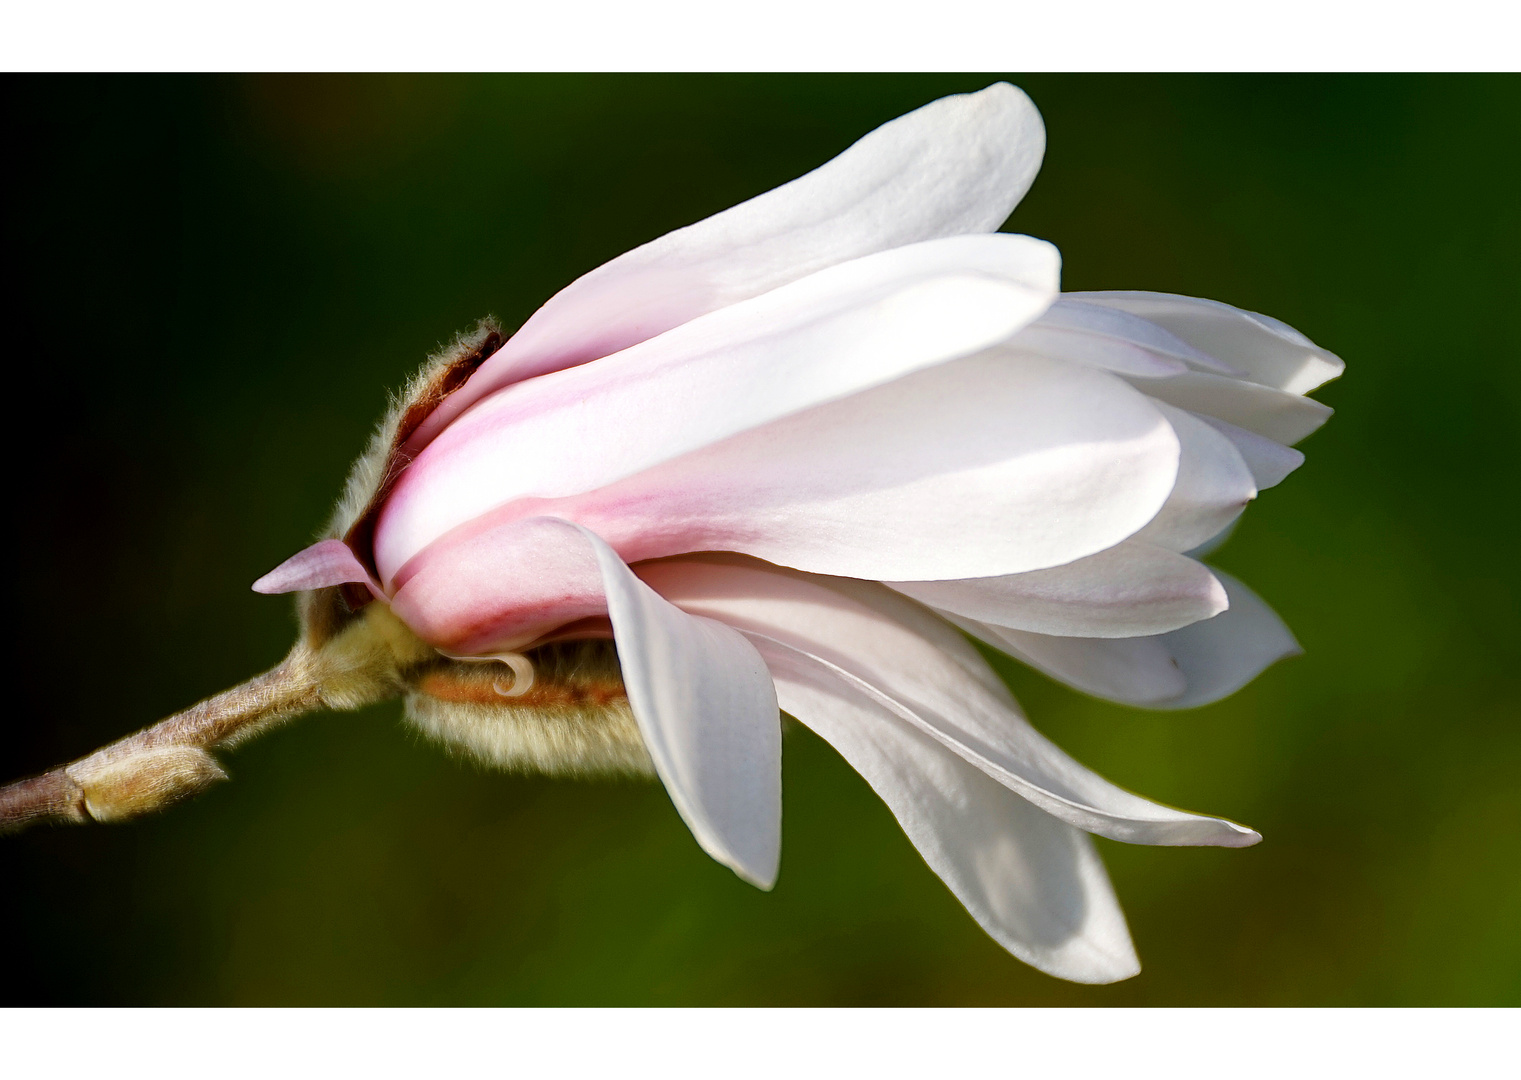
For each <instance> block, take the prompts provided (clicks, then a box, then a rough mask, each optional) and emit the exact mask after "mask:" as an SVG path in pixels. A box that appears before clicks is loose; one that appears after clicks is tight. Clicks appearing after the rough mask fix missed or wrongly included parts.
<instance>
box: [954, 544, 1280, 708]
mask: <svg viewBox="0 0 1521 1080" xmlns="http://www.w3.org/2000/svg"><path fill="white" fill-rule="evenodd" d="M1214 573H1215V576H1216V577H1217V578H1218V579H1219V580H1220V584H1221V585H1223V586H1224V587H1225V592H1226V595H1227V596H1228V597H1229V599H1230V607H1229V608H1227V609H1226V610H1225V611H1223V612H1221V613H1220V614H1219V615H1216V616H1215V617H1214V618H1212V619H1206V620H1203V621H1202V622H1196V623H1193V624H1192V625H1190V626H1185V627H1183V628H1182V629H1181V630H1174V631H1172V632H1171V633H1167V634H1159V635H1157V636H1155V637H1136V638H1078V637H1053V636H1049V635H1045V634H1031V633H1027V632H1025V631H1021V630H1010V629H1006V628H1004V627H999V626H993V625H990V624H987V623H979V622H977V621H975V620H972V619H967V618H964V617H961V616H957V615H954V614H951V613H946V618H948V619H950V620H951V621H953V622H955V623H956V625H958V626H960V627H961V628H962V629H963V630H966V631H967V632H968V633H970V634H972V635H974V636H976V637H979V638H981V639H982V640H983V641H986V642H987V643H988V644H989V645H992V646H994V647H995V648H998V649H1002V650H1003V651H1004V652H1007V653H1008V654H1009V655H1010V656H1013V657H1014V658H1015V659H1018V660H1022V661H1024V662H1025V663H1027V664H1029V665H1030V666H1031V667H1033V668H1036V669H1037V670H1039V671H1044V672H1045V673H1046V674H1047V675H1050V676H1051V677H1052V678H1054V679H1057V680H1059V681H1061V682H1064V683H1066V684H1067V685H1068V686H1071V687H1073V688H1074V689H1077V690H1081V691H1083V692H1084V693H1088V694H1092V695H1093V696H1094V697H1100V698H1104V699H1105V700H1107V701H1116V702H1119V703H1120V704H1123V705H1137V706H1141V707H1143V708H1148V709H1191V708H1194V707H1196V706H1199V705H1208V704H1210V703H1211V702H1214V701H1219V700H1220V699H1221V698H1223V697H1228V696H1229V695H1231V694H1233V693H1235V692H1236V691H1237V690H1239V689H1241V687H1243V686H1245V685H1246V684H1247V683H1249V682H1251V681H1252V680H1253V679H1255V678H1256V677H1257V676H1258V675H1259V674H1261V673H1262V671H1263V670H1264V669H1265V668H1267V667H1268V666H1269V665H1271V664H1273V663H1274V662H1276V661H1278V660H1281V659H1283V658H1284V657H1287V656H1297V655H1298V654H1299V653H1300V651H1301V650H1300V648H1299V644H1298V642H1296V641H1295V640H1294V635H1293V634H1291V633H1289V629H1288V627H1286V626H1285V625H1284V624H1283V620H1281V619H1280V618H1278V616H1277V615H1276V614H1275V613H1274V612H1273V609H1272V608H1270V607H1268V606H1267V604H1266V603H1264V602H1263V600H1262V598H1261V597H1259V596H1257V594H1256V593H1254V592H1252V591H1251V590H1250V589H1248V588H1247V587H1246V586H1245V585H1243V584H1241V582H1239V581H1237V580H1236V579H1235V578H1233V577H1231V576H1230V575H1228V574H1225V573H1222V572H1221V571H1219V570H1216V571H1214Z"/></svg>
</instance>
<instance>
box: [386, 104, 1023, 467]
mask: <svg viewBox="0 0 1521 1080" xmlns="http://www.w3.org/2000/svg"><path fill="white" fill-rule="evenodd" d="M1045 145H1046V133H1045V127H1044V126H1043V125H1042V124H1041V120H1040V114H1039V113H1038V112H1036V110H1035V106H1034V104H1032V103H1031V101H1030V99H1029V98H1028V97H1026V96H1025V94H1024V92H1023V91H1021V90H1017V89H1015V88H1014V87H1012V86H1010V85H1009V84H1008V83H995V84H994V85H992V86H989V87H988V88H987V89H985V90H983V91H981V92H980V93H976V94H960V95H956V96H953V97H947V98H942V99H940V100H939V101H935V102H932V103H930V104H929V105H926V106H924V107H923V108H921V109H917V110H915V111H914V112H911V113H909V114H908V115H906V116H902V117H899V118H898V119H896V120H893V121H891V122H890V123H887V124H884V125H883V126H881V127H879V128H877V129H876V130H875V131H873V132H872V133H871V134H869V135H867V136H865V137H864V138H862V139H861V140H860V141H858V142H857V143H855V145H853V146H852V147H851V148H850V149H848V150H846V151H845V152H844V153H843V154H841V155H840V156H839V157H837V158H835V159H834V160H832V161H830V162H829V163H828V164H826V165H823V166H821V167H820V168H818V169H815V170H814V171H813V172H811V173H808V174H807V175H806V176H802V177H799V178H798V179H796V180H793V181H792V182H791V183H788V184H784V185H782V186H781V187H779V188H777V189H775V190H774V191H769V192H767V193H766V194H764V195H760V196H757V197H756V198H753V199H751V200H749V201H748V202H744V203H740V204H739V205H738V206H735V207H733V208H731V209H729V210H725V211H724V212H723V213H721V214H717V215H715V216H713V217H710V218H707V219H705V220H703V221H700V222H698V223H697V224H695V225H689V226H687V227H686V228H684V229H678V230H676V231H675V232H673V233H669V234H667V235H665V236H663V237H661V238H660V239H658V240H655V241H652V242H651V243H648V244H645V245H644V246H643V247H639V248H635V249H634V250H633V251H630V252H628V253H626V254H624V255H620V256H619V257H618V258H616V259H614V260H613V261H612V262H609V263H606V264H604V265H603V266H600V267H598V268H597V269H596V270H593V271H592V272H591V273H589V274H587V275H585V276H584V277H581V278H578V279H577V280H576V281H575V282H573V283H571V284H570V285H569V286H567V287H566V288H565V289H563V290H561V291H560V292H559V293H556V294H555V296H554V297H553V298H551V299H550V301H549V302H548V303H547V304H545V305H544V306H543V307H542V308H540V309H539V310H538V311H537V312H536V313H535V314H534V316H533V317H532V318H530V319H529V320H528V322H526V323H525V324H523V327H522V329H520V330H519V331H518V332H517V333H516V334H515V335H513V337H512V339H511V340H510V341H509V342H508V343H507V344H506V345H505V346H504V347H503V348H502V350H501V351H500V352H498V353H497V354H496V355H495V356H493V357H492V358H491V359H490V360H488V361H487V362H486V363H485V364H484V365H483V366H482V367H481V369H480V371H478V372H476V373H475V375H474V376H473V377H472V378H471V379H470V381H469V383H467V384H466V385H465V386H464V387H462V388H461V389H460V390H459V391H458V392H457V393H456V394H455V395H454V397H452V398H450V399H449V400H448V401H447V402H446V403H445V404H444V405H443V406H442V407H441V408H440V409H439V410H438V412H437V413H436V414H435V415H434V416H432V417H430V418H429V419H428V421H427V422H426V423H425V424H424V425H423V427H422V428H421V429H419V431H418V432H417V435H416V436H415V438H414V446H415V447H421V446H422V445H424V444H426V443H427V442H428V441H429V440H431V439H432V438H433V437H434V436H435V435H437V434H438V432H439V431H441V430H443V428H444V427H445V426H446V425H447V424H448V423H449V422H450V421H451V420H453V419H454V417H456V416H458V415H459V414H460V412H462V411H463V410H464V409H465V408H466V407H467V406H469V405H471V404H473V403H474V402H476V401H479V400H480V399H481V398H483V397H485V396H486V395H488V394H490V393H492V392H493V391H495V390H498V389H500V388H501V387H503V386H506V385H507V384H509V383H512V382H517V381H520V380H522V379H527V378H530V377H533V376H535V375H542V374H544V373H545V372H548V371H557V370H559V369H561V368H566V367H572V366H574V365H577V364H584V363H586V362H587V361H588V360H595V359H597V358H598V357H601V356H607V355H610V354H612V353H615V352H618V351H619V350H621V349H626V348H628V347H629V346H630V345H634V344H637V343H638V342H640V341H644V340H645V339H647V338H651V337H654V336H655V335H657V334H660V333H663V332H664V331H666V330H669V329H671V328H672V327H674V326H678V325H680V324H681V323H684V322H686V321H688V320H689V319H693V318H696V317H697V316H699V315H702V314H705V313H707V312H710V311H716V310H718V309H719V308H722V307H726V306H728V305H729V304H733V303H737V302H739V301H741V300H745V299H748V298H749V297H752V296H759V295H760V294H761V293H764V292H767V291H769V290H771V289H774V288H776V287H778V286H780V285H784V284H786V283H787V282H789V281H795V280H797V279H798V278H801V277H804V276H806V275H808V274H811V273H813V272H814V271H816V270H821V269H823V268H824V267H827V266H832V265H834V264H835V263H840V262H845V261H847V260H849V259H855V258H859V257H860V256H862V255H870V254H872V253H874V252H878V251H886V250H888V249H890V248H895V247H901V246H903V245H905V244H913V243H917V242H919V241H921V240H933V239H938V238H940V237H944V236H960V235H963V234H966V233H982V232H992V231H993V230H994V229H997V228H998V226H999V225H1001V224H1002V223H1003V221H1004V219H1005V218H1007V217H1008V216H1009V212H1010V211H1011V210H1013V209H1014V205H1015V204H1016V203H1018V202H1019V200H1020V199H1021V198H1023V196H1024V193H1025V192H1026V191H1027V190H1028V189H1029V187H1030V184H1031V182H1032V181H1033V180H1034V179H1035V173H1036V172H1037V171H1038V170H1039V168H1040V161H1041V156H1042V155H1043V154H1044V152H1045Z"/></svg>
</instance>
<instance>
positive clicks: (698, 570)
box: [640, 559, 1261, 847]
mask: <svg viewBox="0 0 1521 1080" xmlns="http://www.w3.org/2000/svg"><path fill="white" fill-rule="evenodd" d="M640 576H641V577H643V578H644V579H645V580H646V581H648V582H649V583H650V584H651V585H652V586H653V587H654V588H655V589H656V590H657V591H658V592H660V593H661V594H662V595H663V596H665V597H667V599H670V600H671V601H672V602H673V603H676V604H677V605H679V606H680V607H682V608H683V609H684V610H686V611H690V612H693V613H697V614H702V615H707V616H709V617H712V618H717V619H722V620H723V621H724V622H726V623H728V624H729V625H731V626H734V627H735V628H737V629H739V630H741V631H744V632H745V633H746V634H747V635H750V636H751V637H752V638H757V639H759V638H766V639H770V640H772V641H775V642H777V643H778V644H780V645H784V646H786V647H788V648H791V649H793V650H795V651H797V652H799V653H803V654H805V655H806V656H807V657H809V659H810V660H811V661H812V662H813V663H814V664H815V665H817V666H818V667H819V668H822V669H825V670H827V671H829V672H830V673H831V674H833V675H834V676H835V677H836V678H838V679H840V680H841V681H843V682H845V683H847V684H848V685H849V686H851V688H852V689H853V690H854V691H855V692H856V693H858V694H860V695H863V696H865V697H866V698H869V699H870V700H872V701H874V702H876V703H877V705H878V706H879V707H881V708H885V709H887V710H888V711H890V712H892V713H893V714H894V715H895V716H897V717H899V718H900V719H901V720H903V721H905V722H907V723H909V724H911V725H913V726H914V727H916V728H918V729H919V730H920V731H922V732H924V733H925V734H927V735H929V736H930V737H931V738H933V739H935V740H936V741H937V742H939V743H940V744H941V745H943V746H946V747H947V748H949V749H950V750H952V751H953V752H955V753H956V754H958V755H959V756H960V757H962V758H963V759H964V760H966V761H968V762H970V763H971V764H973V765H975V766H976V767H977V768H979V769H981V770H982V771H983V772H985V773H987V774H988V775H989V776H991V777H993V778H994V779H996V780H997V781H998V782H999V783H1001V784H1003V785H1004V786H1005V787H1007V788H1009V789H1010V790H1011V791H1013V792H1015V793H1016V794H1018V795H1020V796H1022V797H1023V798H1025V799H1026V800H1028V801H1029V802H1031V803H1032V804H1034V805H1035V806H1037V807H1039V808H1040V809H1042V810H1044V811H1045V812H1046V813H1048V814H1051V815H1053V816H1054V817H1057V818H1059V819H1060V820H1062V821H1065V822H1067V823H1068V824H1069V825H1074V826H1076V827H1078V828H1080V829H1084V830H1087V831H1088V832H1094V833H1098V834H1099V835H1100V836H1107V837H1110V838H1111V839H1115V840H1123V841H1125V842H1127V843H1138V844H1215V845H1221V846H1226V847H1242V846H1246V845H1248V844H1253V843H1256V842H1257V841H1258V840H1259V839H1261V838H1260V837H1259V836H1258V835H1257V834H1256V833H1255V832H1253V831H1252V830H1250V829H1246V828H1243V827H1242V826H1240V825H1235V824H1233V823H1231V822H1228V821H1224V820H1222V819H1220V818H1209V817H1203V816H1200V815H1195V814H1188V813H1184V812H1183V811H1180V810H1174V809H1172V808H1170V807H1165V806H1161V805H1159V804H1157V803H1153V802H1149V801H1147V800H1146V799H1143V798H1141V797H1140V796H1137V795H1133V794H1131V793H1130V792H1128V791H1124V790H1123V789H1121V788H1118V787H1115V786H1114V785H1113V784H1111V783H1109V782H1108V781H1107V780H1104V779H1103V778H1102V777H1100V776H1098V775H1097V774H1095V773H1093V772H1090V771H1089V770H1087V769H1085V768H1083V767H1082V766H1081V765H1079V764H1078V763H1077V762H1075V761H1073V760H1072V759H1071V758H1069V757H1068V756H1067V755H1066V754H1064V753H1062V752H1061V750H1059V749H1058V748H1057V747H1056V746H1054V745H1053V744H1052V743H1051V742H1049V741H1048V740H1047V739H1046V738H1044V737H1043V736H1042V735H1040V733H1038V732H1037V731H1036V730H1035V729H1034V728H1032V727H1030V726H1029V724H1028V723H1027V722H1026V721H1025V720H1024V718H1023V717H1021V716H1020V715H1019V712H1018V711H1017V709H1016V707H1015V705H1014V702H1013V699H1012V698H1010V697H1009V696H1008V692H1007V691H1006V690H1002V691H1001V692H1000V690H999V689H998V688H997V687H998V686H999V685H1000V684H996V682H993V681H989V680H990V679H991V678H992V673H991V672H986V674H985V675H984V676H980V677H979V676H975V675H970V674H969V671H968V669H969V668H970V667H972V666H973V665H980V666H981V667H983V668H984V670H985V669H986V665H985V664H983V663H982V662H981V659H980V658H979V657H978V656H977V654H976V652H975V651H974V650H973V649H971V647H970V646H969V645H968V644H967V643H966V641H965V640H964V639H962V638H961V637H960V635H958V634H956V633H955V631H954V630H953V629H952V628H951V627H950V626H948V625H946V624H945V623H942V622H940V621H939V620H937V619H935V618H933V617H932V616H930V615H929V613H928V612H927V611H926V610H925V609H923V608H920V607H918V606H917V605H914V604H912V603H911V602H909V601H907V600H905V599H904V598H903V597H900V596H897V595H896V594H894V593H893V592H892V591H891V590H888V589H886V588H884V587H882V586H881V585H877V584H875V583H868V582H852V581H844V580H834V581H826V580H824V579H820V578H816V577H812V576H808V575H800V574H795V573H787V572H783V571H779V570H777V569H775V568H768V567H763V566H760V565H756V564H750V565H744V564H742V563H739V562H736V561H732V560H726V561H718V560H715V561H709V560H707V559H701V560H698V559H682V560H672V561H670V562H664V563H652V564H649V565H647V566H643V567H641V568H640ZM953 651H954V653H959V654H960V656H959V657H956V656H955V655H954V654H953Z"/></svg>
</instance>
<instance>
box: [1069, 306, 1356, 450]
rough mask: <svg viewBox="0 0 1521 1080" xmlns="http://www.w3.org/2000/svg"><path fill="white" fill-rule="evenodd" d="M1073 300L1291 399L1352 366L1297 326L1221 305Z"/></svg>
mask: <svg viewBox="0 0 1521 1080" xmlns="http://www.w3.org/2000/svg"><path fill="white" fill-rule="evenodd" d="M1067 295H1068V296H1069V297H1071V298H1072V299H1073V300H1078V301H1082V302H1085V303H1089V304H1098V305H1101V306H1104V307H1110V308H1114V309H1116V310H1119V311H1128V312H1130V313H1131V314H1133V315H1139V316H1141V317H1142V318H1145V319H1148V320H1150V321H1151V322H1153V323H1156V324H1157V325H1158V326H1160V327H1162V328H1163V329H1165V330H1168V331H1170V332H1172V333H1173V334H1175V335H1177V336H1178V337H1179V338H1182V339H1183V340H1184V341H1186V342H1188V344H1190V345H1192V346H1194V347H1195V348H1197V349H1199V350H1201V351H1203V352H1206V353H1209V354H1210V355H1212V356H1215V357H1217V358H1219V359H1221V360H1224V361H1225V362H1226V363H1227V364H1229V365H1230V366H1231V367H1233V368H1236V369H1237V370H1238V371H1241V372H1243V373H1244V374H1245V375H1246V377H1247V378H1248V379H1251V380H1252V381H1253V382H1257V383H1260V384H1262V385H1263V386H1271V387H1274V388H1276V389H1279V390H1283V391H1286V392H1287V393H1290V394H1307V393H1309V392H1310V391H1311V390H1313V389H1315V388H1316V387H1317V386H1319V385H1321V384H1322V383H1324V382H1326V381H1328V380H1330V379H1334V378H1336V377H1337V376H1338V375H1340V374H1341V373H1342V370H1343V369H1344V368H1345V367H1346V365H1345V364H1343V363H1342V362H1341V359H1340V358H1339V357H1338V356H1336V354H1334V353H1331V352H1328V351H1326V350H1325V349H1322V348H1321V347H1320V346H1318V345H1316V344H1315V343H1314V342H1313V341H1311V340H1310V339H1309V338H1307V337H1305V336H1304V335H1303V334H1301V333H1300V332H1299V331H1297V330H1295V329H1294V328H1293V327H1291V326H1288V325H1286V324H1284V323H1281V322H1279V321H1278V320H1277V319H1273V318H1269V317H1268V316H1266V315H1258V314H1256V313H1255V312H1251V311H1243V310H1241V309H1240V308H1233V307H1231V306H1230V305H1229V304H1222V303H1219V302H1218V301H1215V300H1200V299H1196V298H1195V297H1192V296H1174V295H1171V294H1169V293H1154V292H1078V293H1068V294H1067ZM1223 419H1227V420H1229V419H1231V418H1230V417H1223ZM1243 426H1247V425H1243Z"/></svg>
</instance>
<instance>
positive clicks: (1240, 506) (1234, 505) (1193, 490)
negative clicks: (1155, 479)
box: [1135, 402, 1257, 551]
mask: <svg viewBox="0 0 1521 1080" xmlns="http://www.w3.org/2000/svg"><path fill="white" fill-rule="evenodd" d="M1156 405H1157V408H1158V409H1160V410H1161V412H1162V415H1163V416H1165V417H1166V418H1167V422H1168V423H1169V424H1171V425H1172V429H1173V431H1174V432H1175V433H1176V434H1177V437H1178V443H1179V445H1180V446H1181V447H1182V452H1181V454H1180V456H1179V459H1178V479H1177V482H1176V483H1175V484H1174V485H1173V489H1172V494H1170V495H1168V497H1167V502H1166V503H1164V504H1163V505H1162V509H1161V510H1159V511H1158V512H1157V516H1156V517H1155V518H1153V519H1152V521H1151V523H1150V524H1149V525H1147V526H1146V527H1145V528H1144V529H1142V530H1141V531H1140V532H1138V533H1137V534H1136V537H1135V538H1136V539H1137V540H1141V541H1145V542H1146V543H1149V544H1154V545H1156V546H1158V547H1164V548H1168V549H1169V550H1172V551H1189V550H1192V549H1193V548H1196V547H1198V546H1199V545H1200V544H1202V543H1204V542H1205V541H1206V540H1208V539H1209V538H1210V537H1212V536H1215V535H1218V534H1219V532H1220V530H1222V529H1224V528H1225V527H1226V526H1228V525H1229V524H1230V523H1231V522H1232V521H1235V520H1236V518H1237V517H1239V516H1240V515H1241V511H1243V510H1245V509H1246V505H1247V503H1249V502H1251V501H1252V500H1253V499H1255V498H1256V497H1257V485H1256V484H1255V483H1254V482H1253V480H1252V472H1251V470H1250V469H1248V468H1247V466H1246V462H1245V461H1243V460H1242V458H1241V453H1240V451H1238V450H1237V449H1236V447H1235V446H1234V445H1233V444H1232V443H1231V441H1230V440H1229V439H1227V438H1226V437H1225V436H1224V435H1222V434H1221V433H1220V432H1219V431H1217V430H1215V429H1214V428H1213V427H1211V426H1210V425H1208V424H1206V423H1205V422H1204V421H1203V420H1200V419H1199V418H1198V417H1197V416H1194V415H1193V414H1192V413H1189V412H1186V411H1184V410H1183V409H1175V408H1172V407H1171V406H1169V405H1164V404H1162V403H1161V402H1157V403H1156Z"/></svg>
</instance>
